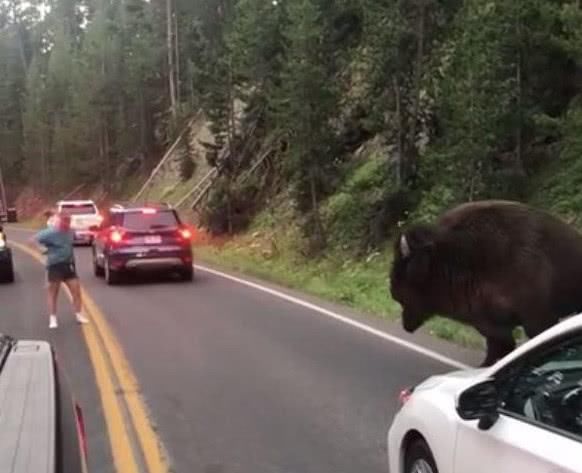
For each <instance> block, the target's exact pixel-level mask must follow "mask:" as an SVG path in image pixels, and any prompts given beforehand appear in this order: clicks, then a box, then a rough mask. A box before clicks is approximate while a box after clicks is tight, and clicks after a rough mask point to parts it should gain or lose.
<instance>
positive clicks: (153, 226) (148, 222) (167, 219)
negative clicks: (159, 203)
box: [121, 210, 180, 231]
mask: <svg viewBox="0 0 582 473" xmlns="http://www.w3.org/2000/svg"><path fill="white" fill-rule="evenodd" d="M179 225H180V222H179V221H178V219H177V218H176V214H175V213H174V212H173V211H171V210H158V211H156V212H155V213H143V212H128V213H126V214H123V223H122V224H121V226H123V227H124V228H127V229H128V230H133V231H144V230H157V229H160V230H162V229H166V228H176V227H178V226H179Z"/></svg>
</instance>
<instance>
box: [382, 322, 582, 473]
mask: <svg viewBox="0 0 582 473" xmlns="http://www.w3.org/2000/svg"><path fill="white" fill-rule="evenodd" d="M400 402H401V404H402V407H401V409H400V412H398V414H397V415H396V416H395V418H394V421H393V423H392V426H391V428H390V431H389V433H388V459H389V463H390V472H391V473H437V472H440V473H467V472H471V473H491V472H495V473H522V472H523V473H582V314H581V315H577V316H573V317H570V318H568V319H566V320H564V321H562V322H561V323H559V324H556V325H555V326H553V327H552V328H550V329H549V330H547V331H545V332H543V333H541V334H540V335H538V336H537V337H535V338H533V339H531V340H529V341H527V342H526V343H524V344H523V345H522V346H520V347H519V348H517V349H516V350H514V351H513V352H512V353H510V354H509V355H507V356H506V357H505V358H503V359H501V360H500V361H498V362H497V363H496V364H495V365H494V366H492V367H489V368H481V369H474V370H466V371H457V372H453V373H450V374H446V375H441V376H433V377H431V378H429V379H427V380H426V381H424V382H423V383H421V384H419V385H418V386H415V387H414V388H410V389H406V390H404V391H402V393H401V395H400Z"/></svg>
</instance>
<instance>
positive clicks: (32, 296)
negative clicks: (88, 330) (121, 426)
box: [0, 233, 113, 473]
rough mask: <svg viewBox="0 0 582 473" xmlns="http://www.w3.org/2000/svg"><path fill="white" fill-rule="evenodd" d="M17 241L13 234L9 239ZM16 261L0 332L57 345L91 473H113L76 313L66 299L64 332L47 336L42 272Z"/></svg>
mask: <svg viewBox="0 0 582 473" xmlns="http://www.w3.org/2000/svg"><path fill="white" fill-rule="evenodd" d="M13 235H14V234H12V233H10V234H9V238H11V237H13ZM14 259H15V261H14V262H15V267H16V281H15V283H14V284H0V332H1V333H5V334H8V335H11V336H13V337H16V338H20V339H41V340H48V341H49V342H51V343H52V344H53V346H54V348H55V351H56V354H57V357H58V360H59V364H61V366H63V367H64V372H65V373H66V375H67V377H68V379H69V382H70V384H71V386H72V388H73V391H74V395H75V397H76V398H77V401H78V403H79V405H80V406H81V407H82V408H83V414H84V417H85V424H86V429H87V438H88V447H89V458H88V463H89V465H88V466H89V468H90V472H91V473H111V472H113V463H112V457H111V453H110V450H109V440H108V436H107V431H106V425H105V420H104V417H103V411H102V408H101V402H100V399H99V393H98V391H97V387H96V384H95V377H94V372H93V368H92V366H91V363H90V361H89V357H88V353H87V348H86V346H85V343H84V340H83V338H82V335H81V329H80V327H79V325H78V324H77V323H76V322H75V319H74V313H73V310H72V308H71V306H70V304H69V303H68V300H67V299H66V298H65V297H64V295H62V296H61V299H60V306H61V314H60V327H59V329H58V330H56V331H53V330H49V328H48V313H47V310H46V304H45V297H44V292H43V291H44V284H45V279H44V278H45V276H44V273H43V271H42V267H41V265H40V264H39V263H38V262H37V261H36V260H34V259H33V258H31V257H30V256H28V255H26V254H24V253H21V252H19V251H14Z"/></svg>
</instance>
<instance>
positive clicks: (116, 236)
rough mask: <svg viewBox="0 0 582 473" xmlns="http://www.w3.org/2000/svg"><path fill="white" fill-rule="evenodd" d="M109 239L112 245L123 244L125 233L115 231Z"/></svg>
mask: <svg viewBox="0 0 582 473" xmlns="http://www.w3.org/2000/svg"><path fill="white" fill-rule="evenodd" d="M109 239H110V240H111V242H112V243H121V242H122V241H123V232H122V231H120V230H113V231H112V232H111V233H110V234H109Z"/></svg>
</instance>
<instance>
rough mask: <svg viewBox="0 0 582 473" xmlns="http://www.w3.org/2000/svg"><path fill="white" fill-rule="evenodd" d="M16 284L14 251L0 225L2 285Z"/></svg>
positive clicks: (0, 276) (0, 275) (0, 281)
mask: <svg viewBox="0 0 582 473" xmlns="http://www.w3.org/2000/svg"><path fill="white" fill-rule="evenodd" d="M10 282H14V263H13V260H12V250H11V249H10V247H9V246H8V240H7V239H6V233H4V229H3V228H2V224H0V283H10Z"/></svg>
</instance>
